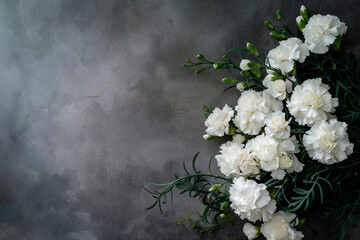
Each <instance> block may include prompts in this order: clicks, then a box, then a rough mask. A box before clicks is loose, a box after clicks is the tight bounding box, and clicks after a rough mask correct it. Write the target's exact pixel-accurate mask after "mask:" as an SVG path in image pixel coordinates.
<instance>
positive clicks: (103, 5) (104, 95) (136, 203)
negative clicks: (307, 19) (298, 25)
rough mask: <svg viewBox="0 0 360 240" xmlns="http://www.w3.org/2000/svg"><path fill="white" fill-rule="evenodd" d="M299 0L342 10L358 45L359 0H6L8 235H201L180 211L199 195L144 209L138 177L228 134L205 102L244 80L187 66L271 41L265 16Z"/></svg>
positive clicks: (1, 110) (2, 151)
mask: <svg viewBox="0 0 360 240" xmlns="http://www.w3.org/2000/svg"><path fill="white" fill-rule="evenodd" d="M302 3H303V4H306V6H307V7H308V8H309V9H311V10H312V11H313V12H318V13H330V14H334V15H337V16H339V17H340V19H341V20H342V21H344V22H346V23H347V24H348V26H349V30H348V34H347V43H348V47H349V48H351V49H354V50H357V51H358V50H360V45H359V44H360V28H359V25H360V20H359V19H360V12H359V6H360V4H359V2H358V1H356V0H351V1H350V0H349V1H335V0H331V1H329V0H327V1H315V0H312V1H302V2H301V3H300V1H291V0H284V1H279V0H277V1H265V0H256V1H241V0H234V1H230V0H227V1H210V0H207V1H201V0H193V1H190V0H179V1H158V0H148V1H145V0H144V1H135V0H129V1H108V0H99V1H92V0H91V1H85V0H83V1H79V0H72V1H70V0H64V1H55V0H52V1H51V0H47V1H44V0H31V1H30V0H22V1H21V0H8V1H1V2H0V75H1V78H0V126H1V127H0V239H16V240H25V239H31V240H32V239H34V240H45V239H59V240H95V239H99V240H116V239H202V238H203V237H201V236H200V235H197V234H196V233H193V232H192V230H191V229H189V228H188V227H180V226H174V224H173V222H174V220H175V219H176V218H177V217H183V216H185V217H186V216H189V215H191V213H190V211H191V210H195V211H196V210H201V202H200V201H199V200H197V199H188V198H187V197H186V196H182V197H179V198H176V200H175V203H174V204H173V205H169V206H167V207H166V208H165V209H164V212H165V216H163V215H161V214H160V213H159V211H158V210H157V209H155V210H151V211H145V210H144V209H145V208H146V206H148V205H149V204H150V203H151V202H152V198H151V196H150V195H149V194H148V193H146V192H145V191H144V190H143V189H142V185H145V186H149V184H148V182H149V181H153V182H166V181H168V180H171V179H172V178H173V175H174V174H175V173H177V174H181V173H182V161H183V160H186V161H190V159H191V158H192V156H193V154H194V153H196V152H197V151H201V152H202V154H201V155H200V156H201V157H200V159H201V161H200V162H199V166H201V165H202V166H206V164H207V161H208V159H209V157H210V156H211V155H212V154H213V153H215V152H216V151H217V150H218V147H219V145H220V142H205V141H203V140H202V135H203V133H204V129H205V128H204V125H203V122H204V120H205V119H204V117H203V115H202V110H201V104H203V103H206V104H211V105H213V106H222V105H223V104H224V103H225V102H227V103H230V104H234V103H235V102H236V100H237V98H238V96H239V93H238V92H236V91H235V90H234V91H229V92H228V93H225V94H220V93H221V91H222V90H223V88H224V86H223V85H222V84H221V82H220V79H221V77H223V76H224V74H227V75H228V76H236V75H232V73H226V71H225V72H214V71H211V72H205V73H203V74H201V75H197V76H195V75H194V74H193V72H192V70H190V69H183V68H181V67H180V66H181V64H182V63H183V62H184V60H185V59H187V58H193V59H194V58H195V56H196V54H197V53H204V54H206V56H209V58H211V59H220V58H221V56H222V55H223V53H224V52H225V51H226V50H227V49H229V48H231V47H234V46H244V45H245V43H246V42H252V43H253V44H255V45H256V46H258V48H259V50H260V51H261V52H265V51H268V50H269V49H271V48H273V47H275V46H276V42H275V41H274V40H271V39H270V38H269V36H268V31H267V30H266V29H265V28H264V27H263V21H264V20H265V19H269V20H272V21H275V16H274V13H275V11H276V10H277V9H279V8H280V9H282V10H283V13H284V18H285V19H286V20H288V21H289V22H290V23H291V24H292V26H295V24H294V23H295V22H294V19H295V17H296V16H297V15H298V10H299V7H300V5H301V4H302ZM176 196H177V195H176ZM316 226H317V225H316ZM237 230H238V232H241V230H240V225H238V229H237ZM306 231H307V233H309V235H308V236H311V237H307V238H306V239H325V238H326V239H329V238H327V237H324V236H325V235H323V234H320V235H318V236H316V237H314V234H315V233H314V232H312V230H310V229H308V230H306ZM325 232H326V231H325ZM359 232H360V231H359V230H356V229H355V230H353V231H352V232H351V233H350V234H349V237H348V239H359V237H357V236H359V235H357V234H358V233H359ZM237 236H239V234H237ZM207 239H228V236H227V234H223V235H221V236H209V237H208V238H207Z"/></svg>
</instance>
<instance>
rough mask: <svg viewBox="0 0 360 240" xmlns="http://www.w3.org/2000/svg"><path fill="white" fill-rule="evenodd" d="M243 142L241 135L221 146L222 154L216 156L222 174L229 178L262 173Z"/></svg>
mask: <svg viewBox="0 0 360 240" xmlns="http://www.w3.org/2000/svg"><path fill="white" fill-rule="evenodd" d="M237 136H239V137H237ZM243 140H244V139H243V137H242V136H241V135H235V136H234V138H233V140H232V141H229V142H227V143H224V144H223V145H221V147H220V153H221V154H220V155H216V156H215V159H216V160H217V163H218V166H219V167H220V171H221V173H223V174H224V175H225V176H226V177H228V178H233V177H239V176H245V175H248V174H257V173H259V172H260V169H259V163H258V162H257V159H256V158H255V156H253V155H251V154H250V152H249V151H248V150H247V149H244V144H242V143H243Z"/></svg>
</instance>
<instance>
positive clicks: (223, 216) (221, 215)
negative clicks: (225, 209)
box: [220, 213, 230, 218]
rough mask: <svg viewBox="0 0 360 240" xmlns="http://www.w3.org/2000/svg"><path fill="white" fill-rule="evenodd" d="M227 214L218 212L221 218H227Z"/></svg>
mask: <svg viewBox="0 0 360 240" xmlns="http://www.w3.org/2000/svg"><path fill="white" fill-rule="evenodd" d="M229 216H230V214H229V213H222V214H220V217H221V218H228V217H229Z"/></svg>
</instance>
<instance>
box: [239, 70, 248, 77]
mask: <svg viewBox="0 0 360 240" xmlns="http://www.w3.org/2000/svg"><path fill="white" fill-rule="evenodd" d="M240 75H241V76H249V75H250V72H249V71H241V72H240Z"/></svg>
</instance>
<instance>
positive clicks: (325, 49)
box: [148, 6, 360, 240]
mask: <svg viewBox="0 0 360 240" xmlns="http://www.w3.org/2000/svg"><path fill="white" fill-rule="evenodd" d="M276 15H277V18H278V20H280V21H281V18H282V16H281V12H280V11H277V13H276ZM296 25H297V27H298V32H297V33H292V32H291V31H290V30H289V29H288V28H287V27H286V26H283V27H280V28H276V27H275V26H274V25H273V24H272V23H270V22H269V21H265V26H266V27H267V28H269V29H270V30H271V32H270V35H271V36H272V37H273V38H275V39H277V40H280V42H279V44H278V46H277V47H275V48H274V49H272V50H270V51H269V52H268V54H267V55H266V58H265V60H263V59H262V58H261V56H260V54H259V52H258V50H257V49H256V48H255V47H254V46H253V45H252V44H250V43H248V44H247V45H246V47H245V48H233V49H231V50H229V51H228V52H227V53H226V54H225V55H224V56H223V60H222V61H217V62H213V61H210V60H208V59H206V58H205V57H204V56H203V55H201V54H199V55H198V56H197V59H198V60H199V61H195V62H193V61H191V60H187V64H184V65H183V66H184V67H197V66H199V65H201V66H205V67H200V68H197V69H196V71H195V73H197V74H198V73H201V72H203V71H205V70H207V69H210V68H214V69H234V70H236V71H240V76H241V77H240V78H239V79H235V78H228V77H225V78H223V79H222V82H223V83H225V84H231V86H230V87H228V88H227V89H226V90H229V89H231V88H236V89H238V90H239V91H240V92H241V95H240V97H239V99H238V102H237V105H236V106H235V107H234V108H232V107H230V106H228V105H225V106H224V107H223V108H222V109H220V108H215V109H212V108H211V107H210V106H206V105H204V106H203V108H204V110H205V116H207V119H206V121H205V126H206V130H205V131H206V134H205V135H204V139H206V140H213V139H218V138H221V137H224V139H226V140H227V141H226V140H225V141H226V142H225V143H223V144H222V145H221V146H220V151H219V154H218V155H216V156H215V159H216V161H217V165H218V167H219V168H220V171H221V173H222V174H223V175H224V176H219V175H216V174H213V173H212V172H211V168H209V173H203V172H201V171H199V170H197V168H196V166H195V161H196V159H197V156H198V154H196V155H195V157H194V159H193V162H192V166H193V170H192V171H191V172H190V171H188V170H187V169H186V167H185V164H184V169H185V175H184V176H182V177H178V176H176V177H175V180H174V181H173V182H170V183H167V184H163V185H160V186H163V187H165V189H164V190H163V191H160V192H158V191H154V192H152V191H149V192H150V193H151V194H152V195H153V196H154V197H155V199H156V200H155V202H154V203H153V204H152V205H151V206H150V207H149V208H148V209H151V208H153V207H154V206H156V205H158V206H159V207H160V210H161V205H162V204H164V203H166V202H167V195H168V194H171V195H172V191H173V188H174V187H176V188H179V189H181V190H182V193H184V192H188V193H189V195H190V196H191V197H202V198H203V203H204V205H205V207H204V211H203V213H202V214H201V216H200V220H197V221H195V222H194V223H193V224H192V227H193V228H195V230H199V231H200V232H203V233H207V232H212V231H214V230H218V229H220V228H221V226H223V225H226V224H229V222H230V221H232V220H235V219H237V218H241V219H243V220H246V221H247V222H246V223H245V225H244V227H243V232H244V234H245V235H246V236H247V237H248V239H255V238H257V237H260V236H262V237H265V238H266V239H268V240H297V239H302V238H303V237H304V235H303V233H302V232H301V228H302V226H303V225H304V223H305V222H306V219H307V217H308V216H309V215H314V214H316V215H320V216H324V217H325V218H326V219H327V220H329V222H330V223H331V224H333V225H334V226H335V227H334V234H337V236H338V238H339V239H344V238H345V230H346V226H348V225H349V224H354V223H355V221H356V220H357V219H359V218H360V211H359V206H360V178H359V177H358V172H357V169H358V167H359V165H360V157H359V156H360V152H359V147H358V146H359V142H360V119H359V118H360V94H358V93H357V89H358V87H359V83H360V76H359V75H358V73H357V71H356V67H357V64H356V58H355V57H354V55H353V54H352V53H347V52H345V51H343V50H340V45H341V42H342V41H343V38H344V35H345V33H346V31H347V26H346V25H345V23H343V22H341V21H340V20H339V18H337V17H336V16H332V15H326V16H323V15H318V14H317V15H313V16H310V15H309V12H308V10H307V9H306V8H305V7H304V6H301V9H300V16H298V17H297V18H296ZM232 53H237V56H236V57H239V58H240V59H239V62H240V65H239V66H238V65H237V64H235V63H234V61H235V60H232V59H231V58H230V55H231V54H232ZM243 54H247V55H248V56H249V57H248V59H244V58H243ZM210 165H211V160H210V163H209V166H210Z"/></svg>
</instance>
